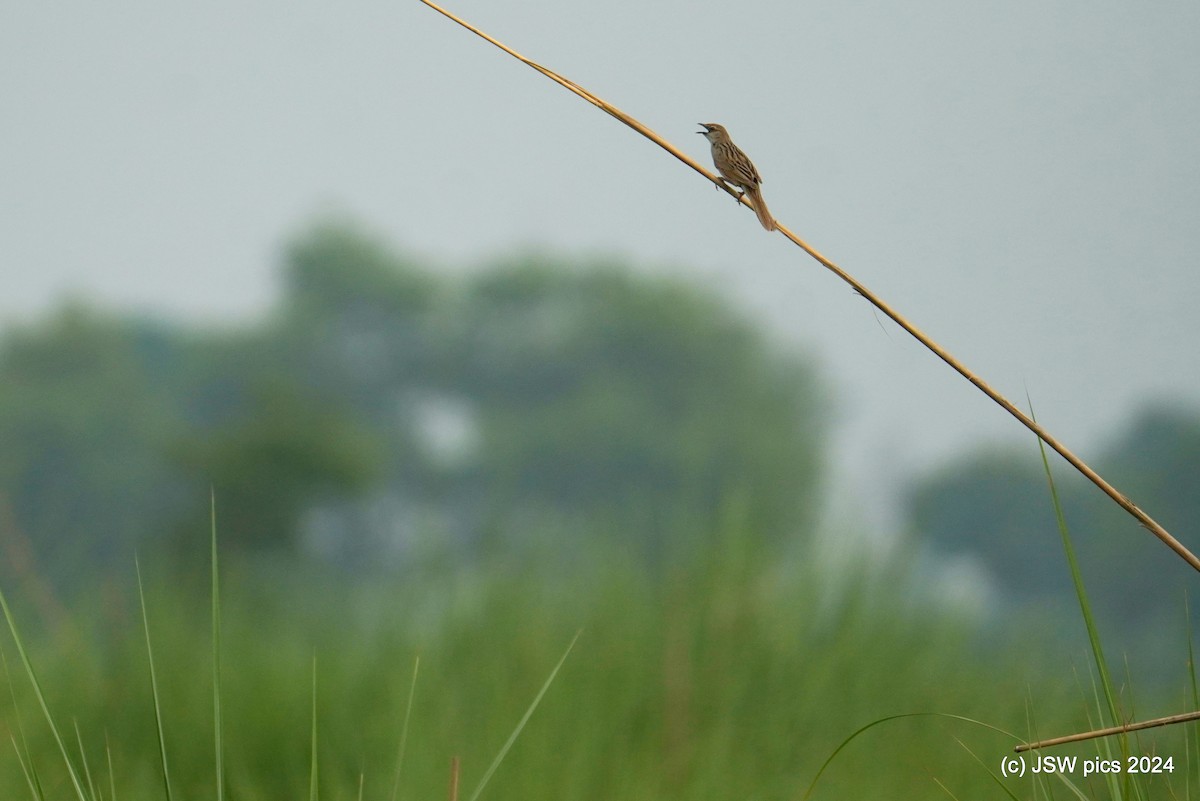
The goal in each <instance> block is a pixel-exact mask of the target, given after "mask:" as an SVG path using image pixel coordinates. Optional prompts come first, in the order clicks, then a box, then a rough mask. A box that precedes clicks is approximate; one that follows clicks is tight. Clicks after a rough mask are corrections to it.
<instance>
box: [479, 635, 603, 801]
mask: <svg viewBox="0 0 1200 801" xmlns="http://www.w3.org/2000/svg"><path fill="white" fill-rule="evenodd" d="M582 633H583V632H581V631H578V632H575V636H574V637H573V638H572V639H571V644H570V645H568V646H567V650H566V651H564V652H563V655H562V657H561V658H560V659H559V660H558V664H557V665H555V666H554V670H552V671H550V675H549V676H548V677H547V678H546V682H545V683H544V684H543V685H542V689H540V690H538V694H537V695H536V696H535V697H534V699H533V703H531V704H530V705H529V708H528V709H526V710H525V714H524V715H522V716H521V720H520V721H519V722H518V723H517V727H516V728H515V729H513V733H512V734H510V735H509V737H508V741H507V742H506V743H504V747H503V748H501V749H500V753H498V754H496V758H495V759H493V760H492V764H491V765H489V766H488V769H487V771H486V772H484V774H483V778H482V779H480V780H479V786H477V787H476V788H475V792H473V793H471V797H470V798H469V799H468V801H478V799H479V796H480V794H481V793H482V792H483V788H484V787H487V783H488V781H490V780H491V778H492V774H493V773H495V772H496V768H498V767H500V763H501V762H503V761H504V757H505V756H506V755H507V754H508V751H509V749H510V748H512V746H513V743H515V742H516V741H517V737H518V736H519V735H520V734H521V730H522V729H524V728H525V724H526V723H528V722H529V718H530V717H532V716H533V711H534V710H535V709H537V707H538V704H540V703H541V701H542V696H544V695H545V694H546V690H548V689H550V685H551V684H552V683H553V682H554V677H555V676H557V675H558V671H559V669H560V668H561V667H562V666H563V663H564V662H566V661H567V657H568V656H569V655H570V653H571V649H572V648H574V647H575V643H576V642H577V641H578V640H579V635H580V634H582Z"/></svg>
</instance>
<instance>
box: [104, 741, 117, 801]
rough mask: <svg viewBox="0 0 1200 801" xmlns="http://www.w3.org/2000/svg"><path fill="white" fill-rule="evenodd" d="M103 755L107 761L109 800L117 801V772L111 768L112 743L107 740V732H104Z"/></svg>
mask: <svg viewBox="0 0 1200 801" xmlns="http://www.w3.org/2000/svg"><path fill="white" fill-rule="evenodd" d="M104 756H105V759H106V760H107V762H108V795H109V798H110V799H111V801H117V774H116V772H115V771H114V770H113V761H112V745H110V744H109V742H108V732H105V733H104Z"/></svg>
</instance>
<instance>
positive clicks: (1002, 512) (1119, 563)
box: [911, 406, 1200, 678]
mask: <svg viewBox="0 0 1200 801" xmlns="http://www.w3.org/2000/svg"><path fill="white" fill-rule="evenodd" d="M1026 455H1029V456H1032V454H1019V455H1018V454H997V453H985V454H979V455H976V456H972V457H969V458H968V459H966V460H964V461H962V462H961V463H958V464H955V465H952V466H950V467H948V468H947V469H945V470H943V471H941V472H939V473H938V474H936V475H934V476H931V477H929V478H928V479H926V480H925V481H924V482H922V483H921V484H920V485H919V486H918V487H917V489H916V490H915V491H914V493H913V495H912V499H911V526H912V528H913V529H914V530H915V532H916V533H917V534H919V535H920V536H922V537H924V538H925V539H926V540H927V541H928V542H931V543H932V544H933V545H934V546H935V547H936V548H937V549H939V550H940V551H942V552H949V553H959V554H962V553H967V554H972V555H975V556H977V557H978V558H979V559H980V560H981V561H982V563H983V564H984V565H985V566H986V568H987V569H988V571H989V573H990V575H991V578H992V579H993V580H994V581H995V582H996V584H997V585H998V586H999V587H1000V588H1001V591H1002V593H1003V600H1004V601H1005V602H1006V603H1007V605H1008V607H1009V608H1010V609H1019V608H1021V607H1025V608H1028V609H1036V610H1038V611H1039V612H1044V611H1045V610H1047V609H1049V608H1063V609H1069V608H1070V607H1071V606H1073V605H1074V603H1073V601H1072V597H1073V590H1072V585H1071V583H1070V581H1069V580H1068V573H1067V571H1066V560H1065V558H1064V556H1063V553H1062V545H1061V542H1060V539H1059V537H1057V536H1056V535H1055V517H1054V514H1053V509H1052V506H1051V501H1050V499H1049V497H1048V495H1047V492H1046V484H1045V478H1044V476H1042V475H1041V467H1040V465H1039V464H1038V463H1037V462H1036V460H1034V459H1032V458H1025V457H1026ZM1094 463H1095V466H1096V468H1097V469H1098V470H1099V471H1100V473H1101V474H1102V475H1105V476H1109V477H1110V478H1111V480H1112V481H1113V482H1114V483H1115V484H1116V486H1118V487H1121V489H1122V490H1123V491H1124V492H1126V493H1127V494H1128V495H1129V497H1131V498H1132V499H1133V500H1134V502H1135V503H1137V504H1138V505H1140V506H1141V507H1142V508H1144V509H1146V510H1147V511H1148V512H1149V513H1150V514H1152V515H1154V517H1155V519H1156V520H1158V521H1159V522H1161V523H1162V524H1163V525H1165V526H1166V527H1167V529H1168V530H1171V531H1173V532H1174V533H1175V534H1176V535H1177V536H1181V537H1182V538H1183V539H1184V541H1187V536H1186V535H1187V531H1188V530H1189V526H1191V524H1192V523H1193V521H1195V520H1196V519H1197V515H1200V493H1196V492H1195V491H1194V488H1195V487H1197V486H1200V417H1198V416H1197V415H1195V414H1194V413H1191V412H1187V411H1184V410H1181V409H1174V408H1170V407H1165V406H1159V407H1151V408H1149V409H1147V410H1146V411H1144V412H1143V413H1142V414H1141V415H1140V416H1139V417H1138V418H1137V419H1136V420H1134V421H1133V423H1132V424H1131V425H1130V427H1129V428H1128V430H1127V431H1126V432H1124V433H1123V434H1122V435H1121V436H1120V437H1118V438H1117V439H1116V440H1115V441H1114V442H1113V443H1112V444H1110V445H1109V447H1107V448H1106V449H1105V450H1104V452H1103V453H1102V454H1101V455H1100V456H1099V457H1098V458H1097V459H1095V462H1094ZM1056 483H1057V484H1058V490H1059V493H1058V494H1059V498H1060V500H1061V505H1062V510H1063V514H1064V517H1065V520H1066V522H1067V524H1068V525H1069V526H1070V529H1071V531H1072V535H1073V540H1074V544H1075V547H1076V550H1077V553H1078V557H1079V563H1080V567H1081V569H1082V572H1083V574H1084V575H1085V576H1086V577H1087V578H1088V587H1089V594H1090V595H1091V599H1092V603H1093V606H1094V608H1095V610H1096V617H1097V619H1098V620H1100V621H1103V623H1104V624H1105V625H1106V626H1108V627H1109V630H1110V632H1112V633H1113V634H1114V635H1117V636H1118V637H1119V639H1118V642H1120V643H1121V645H1122V649H1123V650H1128V651H1130V652H1141V653H1138V654H1136V655H1135V656H1134V661H1135V664H1136V666H1137V667H1139V668H1149V669H1151V670H1154V669H1156V663H1157V664H1158V665H1161V664H1162V656H1163V649H1164V648H1168V649H1170V648H1173V647H1174V644H1175V635H1176V633H1177V632H1178V631H1180V625H1181V624H1180V617H1181V615H1180V612H1179V610H1180V609H1182V601H1183V594H1184V591H1185V590H1186V589H1187V587H1188V586H1190V582H1191V581H1192V580H1193V578H1194V572H1193V571H1192V570H1191V568H1190V567H1188V566H1187V565H1185V564H1184V563H1183V562H1181V561H1180V560H1179V559H1178V558H1177V557H1175V555H1174V554H1172V553H1171V552H1170V551H1168V550H1167V549H1166V548H1165V547H1163V546H1162V545H1161V544H1160V543H1158V541H1157V540H1155V539H1153V538H1152V537H1150V536H1148V535H1147V534H1146V532H1145V531H1143V530H1142V529H1141V528H1139V527H1138V526H1137V524H1136V523H1135V522H1134V521H1132V520H1131V519H1130V518H1129V517H1128V516H1127V515H1125V514H1124V513H1123V512H1122V511H1121V510H1120V509H1118V508H1117V507H1116V506H1115V505H1113V504H1112V503H1111V502H1110V501H1109V500H1108V499H1107V498H1106V497H1104V496H1103V495H1101V494H1100V493H1099V492H1097V491H1096V490H1095V488H1094V487H1092V486H1091V485H1090V484H1087V483H1086V482H1084V481H1082V480H1080V479H1079V478H1078V477H1076V476H1074V475H1072V474H1070V473H1060V474H1058V477H1057V480H1056ZM1140 675H1145V674H1140ZM1159 677H1161V675H1159V676H1155V678H1159ZM1147 678H1150V676H1147Z"/></svg>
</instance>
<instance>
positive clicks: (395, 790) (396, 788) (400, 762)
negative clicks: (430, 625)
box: [392, 656, 421, 801]
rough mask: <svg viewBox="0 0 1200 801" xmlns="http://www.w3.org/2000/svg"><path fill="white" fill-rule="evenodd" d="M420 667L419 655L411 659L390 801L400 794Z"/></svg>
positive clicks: (393, 800) (394, 800)
mask: <svg viewBox="0 0 1200 801" xmlns="http://www.w3.org/2000/svg"><path fill="white" fill-rule="evenodd" d="M420 669H421V657H419V656H418V657H415V658H414V659H413V672H412V681H411V682H410V683H409V685H408V702H407V703H406V704H405V705H404V723H403V724H402V725H401V727H400V745H399V746H397V748H396V773H395V775H394V778H393V780H392V801H396V799H397V797H398V796H399V795H400V771H401V769H402V768H403V767H404V751H405V748H406V746H407V745H408V721H409V719H410V718H411V716H412V707H413V696H414V695H415V694H416V691H417V671H419V670H420Z"/></svg>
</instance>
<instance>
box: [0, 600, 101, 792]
mask: <svg viewBox="0 0 1200 801" xmlns="http://www.w3.org/2000/svg"><path fill="white" fill-rule="evenodd" d="M0 609H2V610H3V611H4V619H5V620H6V621H7V622H8V630H9V632H10V633H11V634H12V638H13V643H14V644H15V645H16V646H17V655H18V656H20V657H21V664H22V665H23V666H24V667H25V675H26V676H27V677H28V678H29V683H30V684H31V685H33V696H34V698H36V699H37V702H38V706H39V707H41V710H42V716H43V717H44V718H45V719H46V725H48V726H49V727H50V733H51V734H52V735H54V742H55V743H57V744H58V752H59V754H61V755H62V759H63V764H64V765H66V767H67V774H68V775H69V776H70V778H71V786H72V787H74V788H75V795H76V796H77V797H78V798H79V801H87V796H85V795H84V793H83V785H82V784H81V783H80V781H79V773H78V772H77V771H76V770H75V766H74V765H73V764H72V763H71V758H70V756H68V755H67V746H66V744H65V743H64V742H63V738H62V734H61V733H60V732H59V730H58V725H57V724H56V723H55V722H54V716H53V715H51V714H50V706H49V705H48V704H47V703H46V696H45V694H44V693H43V692H42V685H41V683H40V682H39V681H38V678H37V673H36V672H35V671H34V669H33V663H32V662H30V661H29V654H28V653H27V652H26V651H25V644H24V643H23V642H22V641H21V633H20V632H19V631H18V630H17V622H16V620H15V619H14V618H13V615H12V610H11V609H9V608H8V600H7V599H6V598H5V597H4V592H3V591H0Z"/></svg>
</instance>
